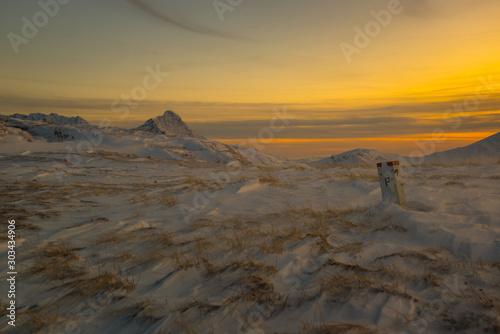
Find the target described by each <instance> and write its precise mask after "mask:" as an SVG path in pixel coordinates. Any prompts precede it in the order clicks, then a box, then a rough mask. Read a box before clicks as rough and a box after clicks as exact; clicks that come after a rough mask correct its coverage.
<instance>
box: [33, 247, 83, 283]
mask: <svg viewBox="0 0 500 334" xmlns="http://www.w3.org/2000/svg"><path fill="white" fill-rule="evenodd" d="M79 262H80V261H79V257H78V256H77V255H76V253H75V252H74V251H73V250H72V249H70V248H69V247H68V244H67V243H65V242H54V243H49V244H48V245H46V246H44V247H43V248H41V249H38V250H36V251H35V253H34V264H33V265H32V266H31V267H29V268H28V270H27V272H26V275H39V276H42V277H43V278H44V279H45V280H49V281H56V280H68V279H74V278H77V277H80V276H82V275H84V274H85V272H86V271H85V268H84V267H83V266H82V265H80V264H79Z"/></svg>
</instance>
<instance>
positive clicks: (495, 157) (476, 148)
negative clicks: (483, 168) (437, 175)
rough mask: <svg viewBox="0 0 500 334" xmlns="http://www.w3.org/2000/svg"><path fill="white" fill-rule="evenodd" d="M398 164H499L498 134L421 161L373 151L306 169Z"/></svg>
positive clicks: (342, 156) (352, 153)
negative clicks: (384, 163) (385, 163)
mask: <svg viewBox="0 0 500 334" xmlns="http://www.w3.org/2000/svg"><path fill="white" fill-rule="evenodd" d="M392 160H399V161H400V162H401V163H402V164H407V165H410V164H417V165H419V164H443V165H452V164H459V163H467V162H470V163H490V162H496V161H499V160H500V132H499V133H496V134H494V135H492V136H490V137H487V138H484V139H482V140H480V141H478V142H475V143H473V144H470V145H468V146H465V147H458V148H454V149H451V150H447V151H443V152H436V153H432V154H429V155H426V156H423V157H418V158H415V157H408V156H403V155H399V154H395V153H382V152H379V151H377V150H373V149H360V148H358V149H355V150H351V151H347V152H344V153H341V154H336V155H332V156H331V157H328V158H323V159H321V160H317V161H313V162H309V163H308V164H309V165H310V166H344V167H358V166H373V165H375V164H376V163H377V162H383V161H392Z"/></svg>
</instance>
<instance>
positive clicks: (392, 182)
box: [377, 161, 406, 207]
mask: <svg viewBox="0 0 500 334" xmlns="http://www.w3.org/2000/svg"><path fill="white" fill-rule="evenodd" d="M377 169H378V177H379V180H380V189H381V190H382V199H383V201H384V202H386V201H388V202H392V203H397V204H399V205H401V206H402V207H404V206H405V205H406V196H405V190H404V186H403V181H402V180H403V177H402V175H401V168H400V166H399V161H389V162H381V163H378V164H377Z"/></svg>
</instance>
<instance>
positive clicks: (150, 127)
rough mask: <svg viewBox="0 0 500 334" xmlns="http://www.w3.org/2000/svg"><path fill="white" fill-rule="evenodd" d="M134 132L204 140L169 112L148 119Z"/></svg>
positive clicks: (177, 116)
mask: <svg viewBox="0 0 500 334" xmlns="http://www.w3.org/2000/svg"><path fill="white" fill-rule="evenodd" d="M135 130H139V131H146V132H152V133H160V134H164V135H166V136H169V137H184V138H199V139H205V138H204V137H203V136H201V135H199V134H198V133H196V132H195V131H194V130H193V129H191V128H190V127H189V126H188V125H187V124H186V123H184V121H183V120H182V119H181V118H180V117H179V115H177V114H176V113H174V112H173V111H171V110H167V111H165V113H164V114H163V115H162V116H157V117H155V118H150V119H148V120H147V121H146V123H144V124H143V125H141V126H139V127H138V128H136V129H135Z"/></svg>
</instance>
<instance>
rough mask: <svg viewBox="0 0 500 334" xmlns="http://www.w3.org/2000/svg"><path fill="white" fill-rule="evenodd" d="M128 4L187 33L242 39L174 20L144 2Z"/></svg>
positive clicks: (182, 20) (185, 21)
mask: <svg viewBox="0 0 500 334" xmlns="http://www.w3.org/2000/svg"><path fill="white" fill-rule="evenodd" d="M126 1H127V2H128V3H130V4H131V5H133V6H135V7H136V8H138V9H140V10H141V11H142V12H144V13H145V14H148V15H150V16H152V17H154V18H156V19H159V20H161V21H163V22H165V23H167V24H170V25H172V26H175V27H177V28H180V29H184V30H186V31H190V32H193V33H198V34H202V35H207V36H214V37H222V38H229V39H241V38H238V37H237V36H234V35H231V34H228V33H225V32H222V31H218V30H214V29H211V28H208V27H202V26H198V25H195V24H193V23H191V22H188V21H187V20H184V19H182V18H174V17H172V16H170V15H167V14H165V13H163V12H161V11H159V10H157V9H155V8H153V7H152V6H150V5H148V4H146V3H145V2H144V1H141V0H126Z"/></svg>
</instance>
